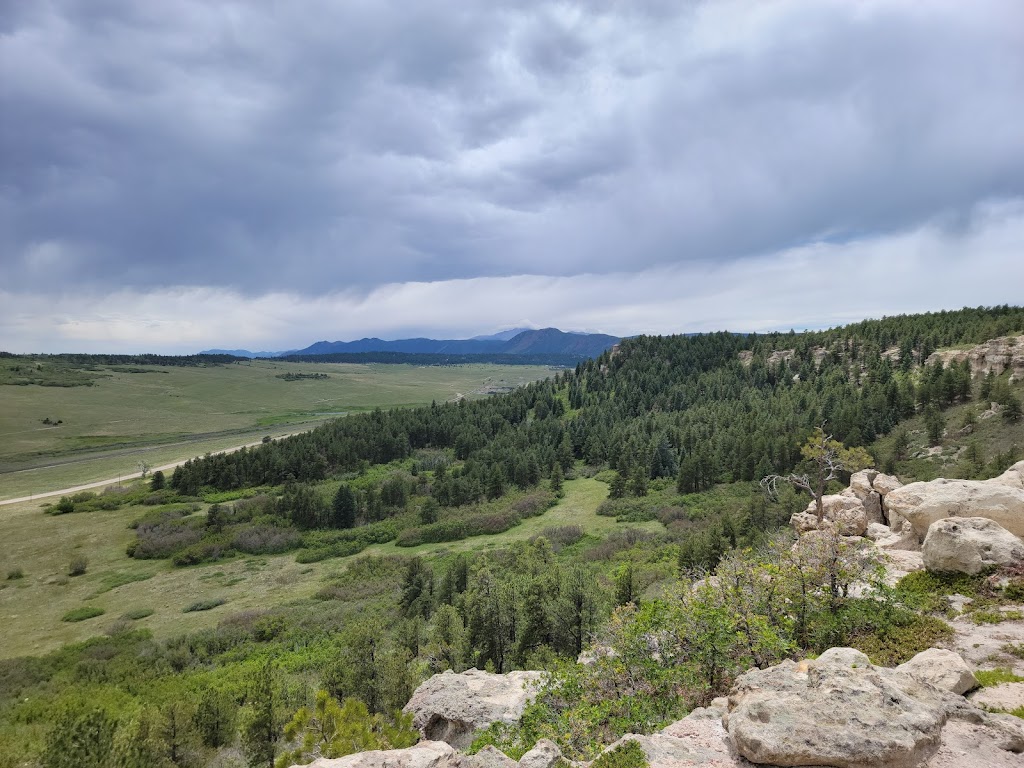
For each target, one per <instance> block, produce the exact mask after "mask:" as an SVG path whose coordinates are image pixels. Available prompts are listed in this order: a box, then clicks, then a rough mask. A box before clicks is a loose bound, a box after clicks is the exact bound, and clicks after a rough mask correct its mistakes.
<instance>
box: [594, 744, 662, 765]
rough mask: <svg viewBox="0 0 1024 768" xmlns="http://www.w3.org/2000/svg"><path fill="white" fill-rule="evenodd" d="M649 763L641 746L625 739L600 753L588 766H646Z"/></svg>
mask: <svg viewBox="0 0 1024 768" xmlns="http://www.w3.org/2000/svg"><path fill="white" fill-rule="evenodd" d="M649 765H650V763H649V762H647V754H646V753H645V752H644V750H643V748H642V747H641V746H640V745H639V744H637V743H636V742H635V741H626V742H623V743H622V744H619V746H617V747H615V748H614V749H611V750H609V751H607V752H605V753H604V754H602V755H601V756H600V757H598V758H597V760H595V761H594V762H593V763H591V764H590V768H647V766H649Z"/></svg>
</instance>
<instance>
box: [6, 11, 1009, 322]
mask: <svg viewBox="0 0 1024 768" xmlns="http://www.w3.org/2000/svg"><path fill="white" fill-rule="evenodd" d="M1020 29H1024V9H1022V6H1021V5H1020V4H1019V3H1016V2H1014V1H1013V0H985V1H983V2H978V3H971V4H964V3H960V2H953V1H952V0H949V1H948V2H934V3H928V4H927V5H926V6H923V5H922V4H920V3H913V2H909V1H907V2H877V1H876V2H866V3H849V2H846V1H845V0H833V1H832V2H820V1H819V0H784V1H781V2H774V3H760V2H714V3H689V4H683V3H668V2H664V3H663V2H649V3H639V2H638V3H612V2H581V3H568V4H560V5H551V4H548V3H540V2H534V3H530V2H511V0H508V1H507V2H501V3H488V4H481V5H476V4H467V3H464V2H457V1H456V0H435V1H434V2H430V3H412V4H410V3H400V2H397V0H394V1H392V2H379V3H373V4H357V3H342V2H328V1H327V0H315V1H314V0H310V2H303V3H286V4H247V3H226V2H225V3H208V2H200V0H175V1H173V2H172V1H169V2H161V3H137V2H132V1H131V0H104V2H89V3H81V2H74V1H73V0H50V1H49V2H42V1H41V2H37V3H7V4H4V5H3V6H2V7H0V35H2V36H0V70H2V71H3V72H4V73H5V76H4V77H3V78H2V80H0V115H2V116H0V152H2V163H0V253H2V257H0V282H2V284H3V286H5V288H6V290H7V291H9V292H11V293H12V294H25V295H30V294H31V295H45V294H49V293H56V292H64V291H67V290H88V291H90V292H102V291H104V290H116V289H120V288H124V289H127V290H131V291H135V292H138V291H146V290H149V289H153V288H156V289H161V290H163V289H168V288H172V287H174V286H211V287H215V288H217V289H219V290H224V291H229V292H232V295H235V294H238V295H241V296H250V297H259V296H263V295H266V294H268V293H272V292H275V291H284V292H287V293H288V294H289V295H314V296H323V295H327V294H331V295H334V294H336V293H337V292H338V291H343V292H344V291H355V292H356V293H357V294H359V295H363V296H366V295H369V294H370V293H371V292H372V291H373V290H374V288H375V287H376V286H381V285H388V284H394V283H423V282H431V281H450V280H466V279H474V278H487V277H509V276H516V275H541V276H549V277H567V276H572V275H578V274H581V273H588V274H596V275H600V274H608V275H622V274H628V273H631V272H634V271H642V270H652V269H653V270H658V269H673V268H680V269H691V268H693V269H698V268H699V269H712V268H714V265H725V264H729V263H733V262H737V261H739V260H742V259H749V258H752V257H754V256H758V255H763V254H767V253H772V252H775V253H783V252H787V251H788V250H789V249H792V248H794V247H797V246H801V245H804V244H809V243H816V242H822V241H824V242H836V243H842V242H846V241H849V240H858V239H863V238H865V237H869V238H870V237H876V236H893V237H896V236H898V235H899V233H901V232H905V231H908V230H912V229H915V228H920V227H924V226H931V225H938V224H941V225H942V226H945V227H952V228H953V229H955V228H956V226H957V222H960V224H961V225H965V224H964V222H967V221H968V220H969V219H970V218H971V216H972V211H974V210H975V209H976V207H977V206H978V205H981V204H984V203H985V201H989V200H1006V199H1009V200H1013V199H1016V198H1022V197H1024V132H1022V131H1021V130H1020V126H1021V125H1024V99H1022V98H1021V96H1022V94H1024V49H1022V47H1021V45H1020V37H1019V30H1020ZM964 258H967V256H966V255H965V256H964ZM691 265H698V266H691ZM699 265H703V266H699ZM421 311H422V310H421ZM468 330H472V329H468ZM606 330H611V331H616V330H621V331H622V332H625V331H626V330H628V329H615V328H607V329H606Z"/></svg>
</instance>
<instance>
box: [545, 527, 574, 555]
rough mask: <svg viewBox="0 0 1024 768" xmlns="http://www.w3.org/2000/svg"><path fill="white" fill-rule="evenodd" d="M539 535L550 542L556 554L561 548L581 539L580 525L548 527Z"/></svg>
mask: <svg viewBox="0 0 1024 768" xmlns="http://www.w3.org/2000/svg"><path fill="white" fill-rule="evenodd" d="M540 535H541V536H543V537H544V538H545V539H547V540H548V541H550V542H551V546H552V548H553V549H554V550H555V551H556V552H557V551H558V550H560V549H561V548H562V547H569V546H572V545H573V544H575V543H576V542H577V541H579V540H580V539H582V538H583V535H584V534H583V526H582V525H550V526H548V527H547V528H545V529H544V530H543V531H541V532H540ZM535 538H536V537H535Z"/></svg>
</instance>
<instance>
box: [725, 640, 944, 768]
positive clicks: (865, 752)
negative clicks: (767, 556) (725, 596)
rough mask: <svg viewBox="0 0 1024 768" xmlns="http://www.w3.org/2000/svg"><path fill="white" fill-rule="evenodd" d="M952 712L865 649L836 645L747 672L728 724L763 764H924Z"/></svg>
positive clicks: (861, 767) (912, 767)
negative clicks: (896, 677)
mask: <svg viewBox="0 0 1024 768" xmlns="http://www.w3.org/2000/svg"><path fill="white" fill-rule="evenodd" d="M932 690H935V692H936V693H939V691H937V690H936V689H934V688H933V689H932ZM946 718H947V713H946V712H945V711H944V710H943V709H942V708H941V707H938V706H934V705H932V704H930V703H925V702H922V701H920V700H918V699H916V698H914V697H913V696H911V695H909V694H907V693H906V692H904V691H903V690H902V689H901V688H900V687H899V686H898V685H897V684H896V683H895V682H894V681H893V680H891V679H890V675H888V674H886V670H880V669H878V668H876V667H874V666H872V665H871V663H870V662H869V660H868V658H867V656H865V655H864V654H862V653H860V652H859V651H855V650H853V649H851V648H833V649H830V650H828V651H826V652H825V653H823V654H822V655H821V656H820V657H819V658H818V659H816V660H814V661H806V662H802V663H801V664H796V663H794V662H791V661H785V662H783V663H781V664H779V665H777V666H775V667H769V668H768V669H763V670H758V669H754V670H750V671H749V672H746V673H745V674H743V675H741V676H740V677H739V678H738V679H737V681H736V683H735V685H734V687H733V690H732V692H731V693H730V695H729V715H728V724H727V727H728V732H729V735H730V736H731V737H732V739H733V741H734V744H735V746H736V749H737V751H738V752H739V753H740V755H742V756H743V757H745V758H746V759H748V760H750V761H751V762H755V763H768V764H771V765H780V766H799V765H805V766H809V765H828V766H835V767H836V768H867V766H881V765H885V766H890V767H891V768H916V766H918V765H919V764H920V763H922V762H923V761H924V760H926V759H927V758H929V757H931V756H932V755H933V754H934V753H935V752H936V751H937V750H938V748H939V743H940V736H941V731H942V726H943V724H944V723H945V721H946Z"/></svg>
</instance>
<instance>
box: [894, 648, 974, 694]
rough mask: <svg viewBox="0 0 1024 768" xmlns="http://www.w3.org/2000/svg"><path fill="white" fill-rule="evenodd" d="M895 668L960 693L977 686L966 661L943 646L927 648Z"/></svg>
mask: <svg viewBox="0 0 1024 768" xmlns="http://www.w3.org/2000/svg"><path fill="white" fill-rule="evenodd" d="M896 669H897V670H899V671H900V672H903V673H905V674H908V675H910V676H911V677H914V678H917V679H918V680H922V681H924V682H926V683H930V684H931V685H934V686H935V687H936V688H941V689H942V690H944V691H950V692H952V693H956V694H960V695H963V694H965V693H967V692H968V691H972V690H974V689H975V688H977V687H978V681H977V680H976V679H975V677H974V673H973V672H972V671H971V668H970V667H969V666H968V665H967V662H966V661H964V660H963V659H962V658H960V655H959V654H956V653H953V651H947V650H946V649H945V648H929V649H928V650H927V651H922V652H921V653H919V654H917V656H915V657H914V658H912V659H911V660H910V661H908V662H906V663H904V664H900V665H899V666H898V667H896Z"/></svg>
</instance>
